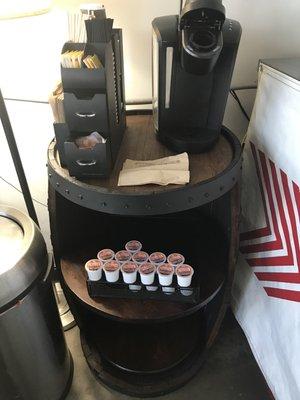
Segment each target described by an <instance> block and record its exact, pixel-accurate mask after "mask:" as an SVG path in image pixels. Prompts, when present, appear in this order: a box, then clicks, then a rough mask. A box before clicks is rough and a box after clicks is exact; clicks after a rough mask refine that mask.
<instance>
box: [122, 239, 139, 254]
mask: <svg viewBox="0 0 300 400" xmlns="http://www.w3.org/2000/svg"><path fill="white" fill-rule="evenodd" d="M125 249H126V250H127V251H129V253H131V254H135V253H137V252H138V251H140V250H142V243H141V242H139V241H138V240H130V242H127V243H126V244H125Z"/></svg>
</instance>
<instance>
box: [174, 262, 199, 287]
mask: <svg viewBox="0 0 300 400" xmlns="http://www.w3.org/2000/svg"><path fill="white" fill-rule="evenodd" d="M175 272H176V276H177V283H178V286H180V287H183V288H187V287H189V286H191V283H192V277H193V275H194V270H193V268H192V267H191V266H190V265H187V264H182V265H179V266H178V267H177V268H176V271H175Z"/></svg>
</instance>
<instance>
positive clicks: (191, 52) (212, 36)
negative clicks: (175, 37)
mask: <svg viewBox="0 0 300 400" xmlns="http://www.w3.org/2000/svg"><path fill="white" fill-rule="evenodd" d="M225 18H226V17H225V7H224V6H223V5H222V0H187V1H186V3H185V6H184V8H183V9H182V12H181V15H180V16H179V34H180V42H181V66H182V68H183V69H184V70H185V71H186V72H189V73H192V74H197V75H205V74H208V73H209V72H211V71H212V70H213V68H214V67H215V65H216V63H217V61H218V58H219V56H220V53H221V51H222V48H223V35H222V27H223V24H224V21H225Z"/></svg>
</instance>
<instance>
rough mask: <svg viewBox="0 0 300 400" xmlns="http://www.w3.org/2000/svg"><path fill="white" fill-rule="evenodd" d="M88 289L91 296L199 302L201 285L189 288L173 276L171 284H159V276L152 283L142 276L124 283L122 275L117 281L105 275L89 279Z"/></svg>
mask: <svg viewBox="0 0 300 400" xmlns="http://www.w3.org/2000/svg"><path fill="white" fill-rule="evenodd" d="M87 289H88V293H89V295H90V297H91V298H94V299H96V298H99V297H104V298H119V299H140V300H157V301H169V302H170V301H172V302H177V303H191V304H197V303H199V301H200V287H199V286H194V285H191V286H189V287H187V288H183V287H180V286H178V285H177V284H176V277H174V278H173V283H172V285H171V286H162V285H160V284H159V281H158V277H157V276H156V277H155V280H154V282H153V284H152V285H149V286H147V285H144V284H142V283H141V280H140V277H138V278H137V280H136V282H135V283H133V284H127V283H124V281H123V279H122V277H121V276H120V279H119V280H118V281H117V282H115V283H108V282H107V281H106V279H105V277H104V276H102V278H101V279H100V280H99V281H91V280H89V279H87Z"/></svg>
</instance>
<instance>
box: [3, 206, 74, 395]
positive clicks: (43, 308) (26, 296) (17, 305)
mask: <svg viewBox="0 0 300 400" xmlns="http://www.w3.org/2000/svg"><path fill="white" fill-rule="evenodd" d="M50 275H51V263H49V262H48V254H47V249H46V245H45V241H44V239H43V237H42V234H41V232H40V230H39V229H38V227H37V226H36V225H35V223H34V222H33V221H32V220H31V219H30V218H29V217H27V216H26V215H24V214H23V213H21V212H19V211H17V210H15V209H12V208H9V207H5V206H0V399H1V400H59V399H63V398H64V397H65V396H66V394H67V393H68V390H69V387H70V385H71V382H72V376H73V362H72V358H71V355H70V353H69V350H68V348H67V346H66V342H65V338H64V334H63V330H62V326H61V322H60V318H59V314H58V310H57V305H56V301H55V297H54V293H53V289H52V282H51V276H50Z"/></svg>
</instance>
